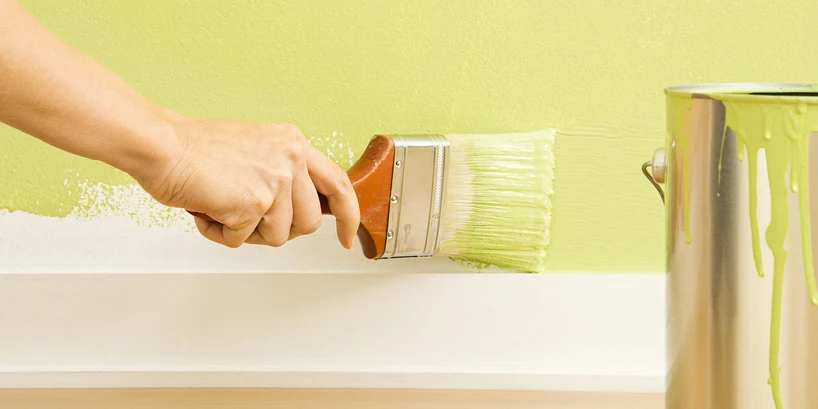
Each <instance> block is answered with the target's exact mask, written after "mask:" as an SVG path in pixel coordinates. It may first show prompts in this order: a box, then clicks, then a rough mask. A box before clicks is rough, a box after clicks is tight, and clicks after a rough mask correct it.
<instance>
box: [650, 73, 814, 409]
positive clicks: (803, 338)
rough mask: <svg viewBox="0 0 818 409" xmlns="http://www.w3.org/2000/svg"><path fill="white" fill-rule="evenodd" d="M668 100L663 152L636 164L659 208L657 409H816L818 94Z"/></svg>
mask: <svg viewBox="0 0 818 409" xmlns="http://www.w3.org/2000/svg"><path fill="white" fill-rule="evenodd" d="M665 98H666V99H665V102H666V112H667V118H666V125H667V134H666V138H665V147H664V148H662V149H659V150H657V151H656V153H655V155H654V157H653V160H652V161H649V162H646V163H645V164H643V166H642V171H643V173H644V174H645V176H647V177H648V179H649V180H650V181H651V182H652V183H653V184H654V186H655V187H656V189H657V190H658V191H659V193H660V194H661V195H662V200H663V201H664V204H665V228H666V236H665V237H666V243H665V246H666V266H667V276H666V277H667V281H666V283H667V284H666V286H667V287H666V291H667V305H666V308H667V323H666V343H667V344H666V346H667V357H666V358H667V361H666V363H667V378H666V395H665V396H666V397H665V400H666V403H665V408H667V409H774V408H779V409H780V408H782V407H784V408H792V409H804V408H816V407H818V307H816V306H814V305H813V302H811V298H810V291H809V289H808V287H809V286H808V277H809V276H810V275H811V274H812V271H813V269H816V267H815V266H814V265H813V264H814V263H813V262H812V260H811V257H809V256H810V255H811V253H813V252H815V253H817V254H818V250H816V247H818V245H815V244H813V243H818V239H813V238H815V237H818V227H816V228H815V229H813V228H812V224H813V223H812V222H811V221H815V220H818V195H816V194H815V192H818V140H813V143H811V144H810V143H808V142H809V138H811V137H813V136H815V135H818V132H816V131H818V128H817V127H816V125H818V123H813V122H818V121H816V119H818V87H817V86H815V85H809V84H806V85H805V84H704V85H689V86H680V87H671V88H667V89H666V90H665ZM759 148H760V149H759ZM756 154H757V156H756ZM782 167H786V169H784V168H782ZM753 174H755V177H753ZM754 179H755V181H754ZM799 182H800V183H799ZM752 192H756V193H755V195H753V194H752ZM810 195H811V196H812V197H811V200H810V197H809V196H810ZM751 215H753V216H752V217H751ZM810 220H811V221H810ZM756 223H757V228H754V224H756ZM754 241H755V243H754ZM779 244H780V246H779ZM805 250H806V251H805ZM805 256H807V257H805ZM777 263H781V264H777ZM761 272H763V277H762V276H761V274H762V273H761ZM774 294H779V295H780V297H774ZM776 301H779V302H778V303H777V302H776ZM777 304H778V305H777ZM776 307H780V309H776ZM776 316H778V317H780V320H779V321H776ZM776 322H777V323H776ZM776 340H777V341H776ZM776 344H777V346H778V347H776ZM771 346H773V348H771ZM776 365H777V366H778V367H779V368H780V370H779V372H778V375H777V377H776V376H771V373H772V372H773V371H772V369H773V367H774V366H776ZM776 378H777V379H776ZM776 401H777V402H776Z"/></svg>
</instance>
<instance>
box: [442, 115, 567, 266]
mask: <svg viewBox="0 0 818 409" xmlns="http://www.w3.org/2000/svg"><path fill="white" fill-rule="evenodd" d="M555 135H556V131H555V130H553V129H545V130H540V131H534V132H524V133H511V134H499V135H491V134H487V135H446V137H447V138H448V139H449V141H450V142H451V149H450V154H449V165H448V168H447V169H448V175H447V177H448V180H447V182H446V186H447V187H446V199H445V206H446V207H445V210H444V218H443V220H444V226H443V229H444V230H443V234H444V236H443V244H442V246H441V254H444V255H448V256H450V257H451V258H453V259H455V260H462V261H464V262H466V263H467V265H470V266H481V267H485V266H492V267H498V268H500V269H503V270H513V271H519V272H527V273H543V272H545V260H546V250H547V248H548V245H549V243H550V227H551V207H552V206H551V199H552V196H553V193H554V142H555Z"/></svg>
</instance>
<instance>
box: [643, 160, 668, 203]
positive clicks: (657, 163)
mask: <svg viewBox="0 0 818 409" xmlns="http://www.w3.org/2000/svg"><path fill="white" fill-rule="evenodd" d="M648 168H651V170H650V172H649V171H648ZM666 170H667V166H666V162H665V151H664V149H657V150H656V152H654V153H653V160H650V161H647V162H645V163H643V164H642V173H643V174H644V175H645V177H646V178H648V181H650V183H651V184H652V185H653V187H655V188H656V191H657V192H659V197H661V198H662V203H664V202H665V191H664V190H663V189H662V186H661V184H662V183H665V171H666Z"/></svg>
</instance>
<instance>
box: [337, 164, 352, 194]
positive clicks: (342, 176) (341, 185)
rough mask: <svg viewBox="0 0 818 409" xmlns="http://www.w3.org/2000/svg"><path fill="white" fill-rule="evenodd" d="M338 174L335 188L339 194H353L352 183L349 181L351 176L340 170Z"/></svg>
mask: <svg viewBox="0 0 818 409" xmlns="http://www.w3.org/2000/svg"><path fill="white" fill-rule="evenodd" d="M336 172H337V174H338V176H337V177H336V178H335V187H336V188H337V189H338V191H339V192H351V191H352V182H351V181H350V180H349V175H347V173H346V172H344V171H343V170H342V169H340V168H339V169H338V170H337V171H336Z"/></svg>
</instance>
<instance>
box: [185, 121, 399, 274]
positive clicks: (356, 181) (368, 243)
mask: <svg viewBox="0 0 818 409" xmlns="http://www.w3.org/2000/svg"><path fill="white" fill-rule="evenodd" d="M394 161H395V143H394V142H393V141H392V138H390V137H388V136H385V135H378V136H376V137H374V138H373V139H372V140H371V141H370V142H369V145H368V146H367V147H366V150H364V153H363V155H361V158H360V159H358V161H357V162H355V164H354V165H352V167H351V168H349V170H348V171H347V175H348V176H349V180H350V181H351V182H352V187H353V188H354V189H355V195H356V196H357V197H358V205H359V206H360V210H361V225H360V227H359V228H358V240H359V241H360V242H361V248H362V249H363V252H364V256H366V258H368V259H376V258H378V257H380V256H382V255H383V252H384V248H385V247H386V225H387V220H388V218H389V194H390V192H391V191H392V166H393V163H394ZM318 199H319V201H320V202H321V213H322V214H325V215H331V214H332V212H331V211H330V209H329V203H328V201H327V198H326V196H324V195H322V194H320V193H319V194H318ZM188 213H190V214H192V215H194V216H196V217H198V218H200V219H203V220H207V221H210V222H212V221H214V220H213V219H212V218H210V217H209V216H208V215H206V214H202V213H197V212H191V211H188Z"/></svg>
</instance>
